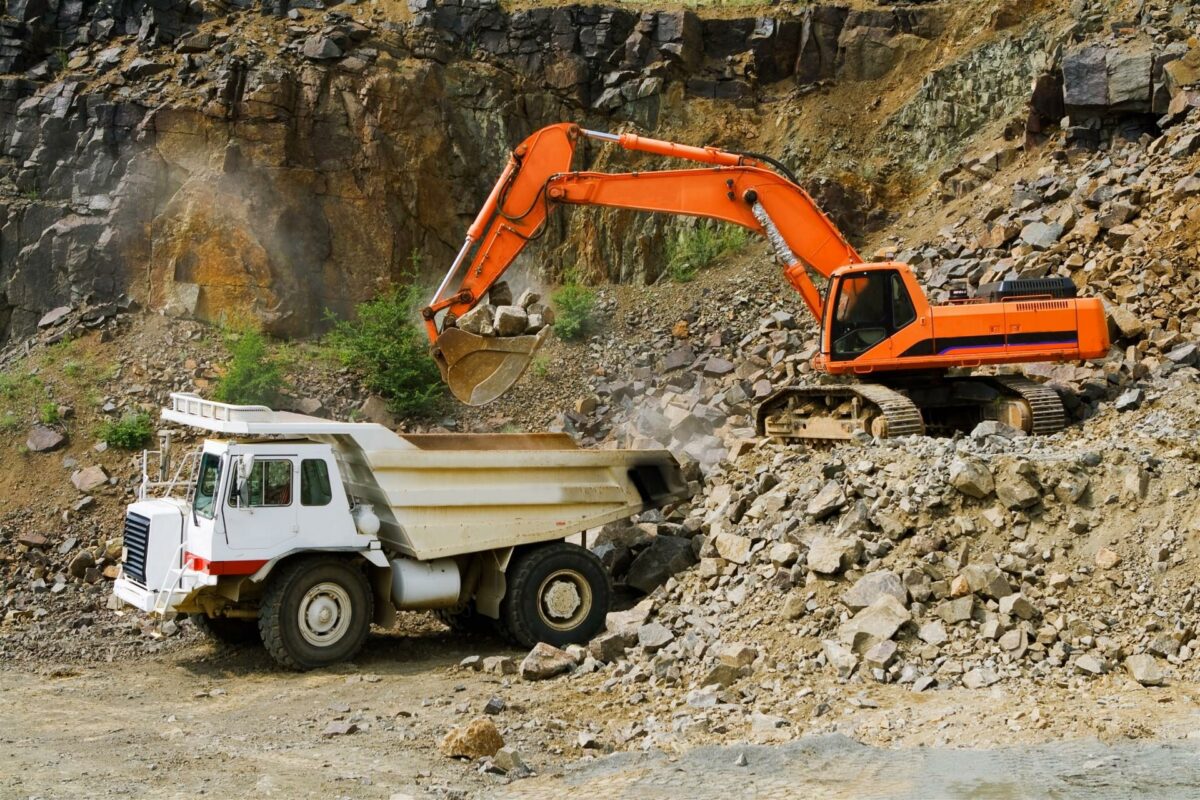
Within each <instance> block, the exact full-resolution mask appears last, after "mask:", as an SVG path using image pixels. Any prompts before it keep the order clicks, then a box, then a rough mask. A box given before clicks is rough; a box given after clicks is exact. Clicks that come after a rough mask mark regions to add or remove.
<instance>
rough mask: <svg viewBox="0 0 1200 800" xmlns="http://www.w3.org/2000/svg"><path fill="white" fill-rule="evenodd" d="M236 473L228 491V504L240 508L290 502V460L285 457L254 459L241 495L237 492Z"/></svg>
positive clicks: (262, 506)
mask: <svg viewBox="0 0 1200 800" xmlns="http://www.w3.org/2000/svg"><path fill="white" fill-rule="evenodd" d="M236 481H237V478H236V475H235V477H234V486H233V488H232V489H231V490H230V492H229V505H231V506H240V507H242V508H269V507H272V506H290V505H291V504H292V462H291V461H288V460H286V459H263V460H261V461H255V462H254V467H253V469H251V471H250V477H249V478H247V479H246V487H245V489H244V491H243V492H242V495H241V497H238V494H237V485H236Z"/></svg>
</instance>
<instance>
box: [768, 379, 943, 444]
mask: <svg viewBox="0 0 1200 800" xmlns="http://www.w3.org/2000/svg"><path fill="white" fill-rule="evenodd" d="M755 422H756V425H757V427H758V433H759V435H760V436H773V437H777V438H780V439H800V440H807V441H826V442H829V441H844V440H849V439H853V438H854V437H855V436H856V435H857V434H859V433H866V434H869V435H873V436H879V437H887V438H894V437H897V436H914V435H915V436H920V435H922V434H924V433H925V423H924V421H923V420H922V419H921V411H920V409H918V408H917V407H916V405H914V404H913V402H912V401H911V400H909V399H908V398H907V397H905V396H904V395H903V394H901V393H900V392H897V391H894V390H892V389H889V388H887V387H886V386H881V385H879V384H874V383H866V384H859V385H855V386H819V387H812V388H800V387H790V388H787V389H781V390H779V391H777V392H775V393H774V394H772V395H771V396H770V397H768V398H767V399H766V400H764V401H763V403H762V404H761V405H760V406H759V407H758V413H757V415H756V419H755Z"/></svg>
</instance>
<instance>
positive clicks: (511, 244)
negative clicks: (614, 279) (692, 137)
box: [422, 123, 862, 405]
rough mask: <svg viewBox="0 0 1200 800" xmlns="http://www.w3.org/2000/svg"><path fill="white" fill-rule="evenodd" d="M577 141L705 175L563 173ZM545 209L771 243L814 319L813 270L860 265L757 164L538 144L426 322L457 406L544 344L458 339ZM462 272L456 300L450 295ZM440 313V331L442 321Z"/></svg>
mask: <svg viewBox="0 0 1200 800" xmlns="http://www.w3.org/2000/svg"><path fill="white" fill-rule="evenodd" d="M584 137H587V138H591V139H594V140H598V141H601V142H605V143H608V144H615V145H617V146H619V147H622V148H624V149H626V150H632V151H638V152H644V153H650V154H653V155H659V156H664V157H667V158H678V159H684V160H688V161H694V162H699V163H702V164H708V165H711V166H710V167H709V168H707V169H688V170H666V171H655V172H629V173H611V174H610V173H598V172H570V168H571V163H572V161H573V159H574V154H575V148H576V146H577V145H578V143H579V142H580V140H581V139H582V138H584ZM551 203H560V204H573V205H597V206H611V207H615V208H629V209H636V210H642V211H650V212H663V213H669V214H686V215H690V216H697V217H708V218H711V219H720V220H724V221H726V222H732V223H734V224H738V225H741V226H743V227H746V228H748V229H750V230H752V231H755V232H756V233H760V234H762V235H765V236H767V238H768V239H769V240H770V241H771V242H772V244H773V245H774V247H775V249H776V254H777V256H778V257H779V258H780V259H781V261H782V262H783V263H784V265H785V273H784V274H785V275H786V276H787V278H788V280H789V282H790V283H791V284H792V285H793V286H794V287H795V288H796V290H797V291H798V292H799V293H800V295H801V297H802V298H803V299H804V302H805V305H807V306H808V308H809V310H810V311H811V312H812V314H813V316H814V317H815V318H817V319H820V316H821V296H820V292H819V290H818V289H817V287H816V286H815V285H814V284H813V282H812V279H811V277H810V276H809V270H810V269H811V270H813V271H815V272H817V273H818V274H819V275H821V276H823V277H826V278H827V277H829V275H831V274H832V273H833V271H834V270H836V269H837V268H838V267H842V266H845V265H847V264H858V263H861V262H862V258H861V257H860V256H859V255H858V253H857V252H855V250H854V248H853V247H851V246H850V243H849V242H847V241H846V239H845V238H844V237H843V236H842V234H841V232H840V231H839V230H838V229H837V226H835V225H834V224H833V222H832V221H831V220H830V219H829V218H828V217H826V216H825V214H824V213H822V211H821V210H820V208H818V207H817V204H816V203H814V202H813V200H812V198H810V197H809V196H808V194H807V193H806V192H805V191H804V190H803V189H801V188H800V187H799V186H797V185H796V184H795V183H794V182H792V181H789V180H787V179H786V178H784V177H782V176H780V175H779V174H778V173H776V172H773V171H771V170H768V169H765V168H763V166H762V163H761V162H760V160H759V157H754V156H750V155H744V154H740V153H733V152H729V151H726V150H721V149H719V148H715V147H693V146H689V145H682V144H677V143H674V142H667V141H662V140H659V139H650V138H647V137H643V136H638V135H636V134H630V133H624V134H609V133H602V132H598V131H588V130H584V129H582V128H580V127H579V126H577V125H574V124H571V123H560V124H557V125H550V126H547V127H545V128H542V129H541V130H539V131H537V132H535V133H534V134H532V135H531V136H529V138H527V139H526V140H525V141H523V142H522V143H521V144H520V145H518V146H517V147H516V148H515V149H514V150H513V152H512V155H511V157H510V158H509V161H508V163H507V164H506V165H505V168H504V171H503V172H502V173H501V175H500V178H499V180H498V181H497V182H496V185H495V186H494V187H493V189H492V191H491V193H490V194H489V195H488V198H487V200H486V201H485V202H484V204H483V207H482V208H481V209H480V211H479V214H478V215H477V216H476V218H475V221H474V222H473V223H472V224H471V227H470V228H469V229H468V231H467V236H466V240H465V242H464V243H463V246H462V249H460V250H459V253H458V256H457V257H456V258H455V260H454V262H453V263H452V264H451V266H450V269H449V270H448V271H447V273H446V277H445V278H444V279H443V281H442V284H441V286H439V287H438V290H437V292H435V293H434V296H433V298H432V300H431V301H430V303H429V305H428V306H427V307H426V308H425V309H424V310H423V312H422V314H423V316H424V320H425V326H426V330H427V332H428V334H429V338H430V341H431V342H432V343H433V356H434V359H435V360H436V361H437V363H438V367H439V368H440V369H441V372H442V377H443V378H444V379H445V380H446V382H447V384H448V385H449V387H450V390H451V391H452V392H453V393H454V395H455V396H456V397H457V398H459V399H460V400H462V401H463V402H465V403H467V404H469V405H482V404H484V403H488V402H491V401H492V400H494V399H495V398H496V397H499V396H500V395H501V394H503V393H504V391H506V390H507V389H508V388H509V387H510V386H512V384H513V383H515V382H516V381H517V379H518V378H520V377H521V375H522V374H523V373H524V371H525V368H526V367H527V366H528V365H529V362H530V361H531V359H532V358H533V354H534V353H535V352H536V350H537V348H538V347H539V346H540V345H541V342H542V341H543V340H544V334H543V335H542V336H516V337H508V338H504V339H501V338H498V337H485V336H479V335H476V334H472V333H467V332H465V331H461V330H457V329H456V328H455V327H454V324H453V323H454V321H455V320H456V319H457V318H458V317H460V316H462V315H463V314H465V313H466V312H467V311H469V310H471V309H472V308H473V307H474V306H475V305H476V304H478V303H479V302H480V301H481V300H482V299H483V297H484V295H485V294H486V293H487V291H488V289H489V288H490V287H491V286H492V285H493V284H494V283H495V282H496V281H497V280H499V278H500V276H501V275H503V274H504V272H505V270H507V269H508V267H509V266H510V265H511V264H512V263H513V261H514V260H515V259H516V258H517V256H518V255H520V253H521V251H522V250H524V249H525V246H526V245H527V244H528V243H529V242H530V241H532V240H533V239H535V238H537V237H538V235H539V234H540V233H541V230H542V226H543V225H544V224H545V222H546V217H547V216H548V214H549V211H550V204H551ZM464 263H465V264H466V271H465V273H463V275H462V277H461V279H460V283H459V286H458V289H457V290H456V291H455V292H454V293H453V294H451V295H446V289H447V288H448V286H449V285H450V283H451V281H452V280H453V279H454V277H455V276H456V275H458V274H459V273H460V272H461V271H462V269H463V265H464ZM442 313H444V315H445V316H444V317H443V319H442V320H441V325H440V327H439V324H438V315H439V314H442Z"/></svg>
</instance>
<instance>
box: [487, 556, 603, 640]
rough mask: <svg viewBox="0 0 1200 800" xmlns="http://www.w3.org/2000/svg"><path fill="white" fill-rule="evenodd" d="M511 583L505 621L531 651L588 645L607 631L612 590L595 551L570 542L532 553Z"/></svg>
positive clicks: (512, 572) (516, 566) (521, 559)
mask: <svg viewBox="0 0 1200 800" xmlns="http://www.w3.org/2000/svg"><path fill="white" fill-rule="evenodd" d="M507 579H508V580H507V584H508V587H507V590H506V591H505V595H504V600H503V601H502V603H501V606H500V618H501V620H502V621H503V622H504V625H505V627H506V628H507V629H508V632H509V633H510V634H511V635H512V637H513V638H514V639H516V640H517V642H518V643H520V644H521V645H523V646H525V647H532V646H534V645H535V644H537V643H538V642H545V643H547V644H552V645H554V646H555V647H562V646H564V645H568V644H583V643H585V642H587V641H588V640H590V639H591V638H592V637H593V636H595V635H596V634H597V633H599V632H600V629H601V628H602V627H604V616H605V615H606V614H607V613H608V605H609V600H610V598H611V596H612V587H611V585H610V584H609V579H608V573H607V572H605V571H604V566H603V565H602V564H601V563H600V559H598V558H596V556H595V555H594V554H593V553H592V552H591V551H590V550H586V549H584V548H582V547H579V546H578V545H574V544H568V543H566V542H557V543H555V544H551V545H545V546H543V547H538V548H535V549H532V550H526V551H525V552H524V553H521V554H520V555H518V556H517V558H516V560H515V561H514V563H513V564H512V565H511V566H509V568H508V572H507Z"/></svg>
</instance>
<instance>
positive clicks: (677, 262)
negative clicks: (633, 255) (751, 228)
mask: <svg viewBox="0 0 1200 800" xmlns="http://www.w3.org/2000/svg"><path fill="white" fill-rule="evenodd" d="M748 239H749V234H748V233H747V231H746V229H745V228H743V227H741V226H738V225H729V224H723V223H716V222H702V223H700V224H699V225H697V226H696V227H694V228H682V229H680V231H679V233H678V234H676V236H675V238H674V239H672V240H671V241H669V242H668V243H667V275H668V276H669V277H670V278H671V280H673V281H675V282H676V283H687V282H688V281H690V280H692V279H694V278H695V277H696V273H697V272H699V271H700V270H702V269H704V268H705V267H707V266H708V265H709V264H711V263H712V262H714V261H716V260H717V259H718V258H722V257H723V256H727V255H730V254H731V253H736V252H737V251H739V250H741V249H742V248H743V247H745V246H746V241H747V240H748Z"/></svg>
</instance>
